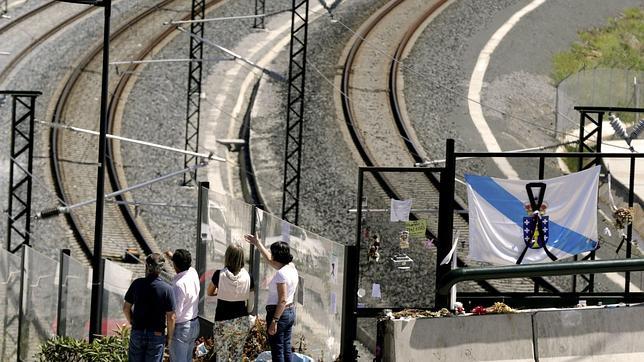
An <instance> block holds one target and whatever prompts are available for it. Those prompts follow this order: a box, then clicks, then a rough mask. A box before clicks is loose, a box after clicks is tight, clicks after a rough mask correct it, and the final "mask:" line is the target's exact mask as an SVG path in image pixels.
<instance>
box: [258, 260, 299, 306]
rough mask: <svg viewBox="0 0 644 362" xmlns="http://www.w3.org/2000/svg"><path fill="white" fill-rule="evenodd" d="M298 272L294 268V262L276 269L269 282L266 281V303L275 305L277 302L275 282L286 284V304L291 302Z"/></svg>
mask: <svg viewBox="0 0 644 362" xmlns="http://www.w3.org/2000/svg"><path fill="white" fill-rule="evenodd" d="M297 282H298V273H297V269H295V264H293V263H288V264H286V265H284V266H283V267H282V269H280V270H278V271H277V273H276V274H275V276H274V277H273V279H272V280H271V282H270V283H268V300H267V301H266V305H276V304H277V302H278V297H277V284H282V283H285V284H286V304H290V303H293V297H294V296H295V290H296V289H297Z"/></svg>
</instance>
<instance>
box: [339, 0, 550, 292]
mask: <svg viewBox="0 0 644 362" xmlns="http://www.w3.org/2000/svg"><path fill="white" fill-rule="evenodd" d="M411 2H412V3H413V1H411ZM446 2H447V0H437V1H432V2H427V3H425V4H424V8H423V9H424V11H423V13H422V14H421V15H420V16H417V13H413V10H411V11H412V12H411V14H413V16H414V18H415V20H414V21H413V22H412V23H411V25H410V26H409V27H408V28H407V31H406V32H405V33H404V34H403V35H402V36H401V37H400V40H399V42H398V44H397V46H396V47H395V49H394V50H393V51H392V52H391V53H387V54H375V52H373V51H371V53H370V52H369V50H365V48H366V47H364V45H365V44H379V45H380V44H382V43H383V41H382V40H381V39H380V38H378V36H381V35H379V34H375V35H373V39H378V40H372V39H370V37H372V34H373V33H376V30H375V29H377V27H378V26H379V24H380V23H381V22H383V21H386V18H387V16H389V15H392V14H393V16H398V17H400V16H401V15H400V14H405V13H410V10H405V8H404V5H405V4H407V3H409V1H408V2H407V3H406V2H405V1H404V0H396V1H392V2H390V3H389V4H388V5H387V6H386V7H385V8H383V10H382V11H381V12H380V13H379V14H377V15H376V16H374V17H372V19H371V21H370V22H369V23H368V24H366V26H365V27H363V28H362V29H361V30H360V31H359V34H361V36H360V37H357V38H356V40H355V42H354V43H353V44H352V45H351V48H350V50H349V51H348V53H347V56H346V58H345V61H344V66H343V72H342V79H341V92H342V94H343V95H342V98H341V101H342V110H343V114H344V118H345V120H346V123H347V126H348V131H349V134H350V136H351V139H352V141H353V143H354V146H355V148H356V150H357V151H358V153H359V154H360V157H361V158H362V161H363V162H364V164H365V165H367V166H398V165H402V166H405V165H411V164H413V163H416V162H423V161H424V160H426V159H428V158H429V157H426V156H425V155H426V153H425V151H424V150H423V149H422V147H420V146H419V144H418V142H417V141H415V134H414V132H413V127H412V124H411V122H409V121H408V120H406V119H405V117H404V112H403V110H402V106H401V101H400V99H399V84H400V82H401V80H400V79H399V78H398V74H399V68H400V65H401V60H402V59H403V54H404V52H405V49H406V48H407V47H408V45H409V42H410V39H411V38H412V37H413V35H414V34H415V33H416V32H417V31H418V29H419V28H420V27H421V26H422V24H423V23H424V22H426V21H427V19H428V18H429V17H430V16H432V15H433V14H435V13H436V12H437V11H438V10H439V9H440V8H441V6H442V5H444V4H445V3H446ZM401 8H402V10H401ZM410 8H411V9H417V8H416V7H413V6H412V7H408V8H407V9H410ZM396 13H397V15H396ZM406 19H408V18H406ZM385 27H387V26H386V25H385ZM388 28H392V25H391V23H389V24H388ZM371 46H372V47H373V45H371ZM387 51H389V49H387V50H385V51H384V52H387ZM369 54H370V55H369ZM374 54H375V55H374ZM369 57H371V58H372V59H373V58H375V57H379V58H382V59H389V63H388V66H387V71H386V72H385V73H387V76H386V80H385V81H384V82H385V83H386V85H384V84H382V83H378V81H379V80H381V79H382V75H380V74H378V75H377V76H373V74H375V73H378V70H379V69H378V68H377V61H373V60H368V61H365V60H364V59H366V58H369ZM360 62H362V64H369V65H370V66H371V67H374V68H377V69H375V70H374V69H370V70H369V71H364V70H362V72H364V73H369V75H370V76H371V78H376V80H375V81H374V80H373V79H371V78H369V76H364V75H361V74H360V72H361V70H360V65H359V64H360ZM374 63H376V66H374V65H373V64H374ZM383 74H384V73H383ZM356 78H357V79H358V80H357V81H355V80H354V79H356ZM361 80H366V85H365V84H362V83H361V82H360V81H361ZM365 88H367V89H369V90H370V91H369V92H365V91H363V90H364V89H365ZM374 89H375V90H376V91H375V92H374V91H373V90H374ZM367 93H368V94H367ZM382 94H386V95H387V96H386V98H387V99H386V100H383V98H385V97H384V96H383V95H382ZM379 101H380V102H379ZM360 102H368V105H367V106H361V105H360V104H359V103H360ZM378 103H380V104H385V105H383V106H381V107H380V109H379V110H380V112H379V115H380V117H374V113H371V114H370V115H364V116H362V119H360V117H359V116H358V113H359V111H356V109H362V110H365V109H367V108H369V107H375V106H374V104H378ZM384 107H389V109H387V110H386V111H384ZM385 114H388V115H389V117H387V116H385ZM366 118H369V119H368V120H365V119H366ZM374 118H376V119H375V120H374ZM387 122H389V124H387ZM376 127H377V128H376ZM382 139H386V140H387V141H386V142H388V144H387V143H383V142H382ZM383 147H386V148H383ZM384 150H386V151H384ZM403 150H404V153H405V154H404V155H403V154H402V153H403ZM383 153H389V155H385V156H382V154H383ZM374 178H375V180H376V182H377V183H378V185H379V187H380V188H381V189H382V190H383V191H384V192H385V194H386V196H387V197H388V198H394V199H409V198H414V200H415V201H416V200H418V201H420V202H419V204H421V205H427V204H429V205H437V204H438V201H437V200H438V197H439V181H438V179H437V178H436V176H435V175H434V174H432V173H431V172H426V173H422V174H418V175H413V176H409V178H407V179H405V180H401V179H400V178H392V177H386V176H384V175H383V174H374ZM454 207H455V215H454V227H455V229H458V230H460V233H461V236H462V237H464V238H466V236H467V235H468V219H467V214H464V213H462V212H461V211H462V210H464V209H465V208H464V207H463V206H462V205H460V204H459V203H458V202H456V203H455V205H454ZM410 217H411V218H421V217H422V218H430V220H431V218H435V216H432V215H429V214H419V213H416V214H412V215H411V216H410ZM430 224H431V222H430ZM458 263H459V265H460V266H466V264H465V262H464V261H463V260H462V259H461V258H459V260H458ZM532 281H533V282H534V283H537V285H539V286H540V287H543V288H545V289H547V290H549V291H556V290H557V288H556V287H554V286H553V285H552V284H550V283H549V282H547V281H545V280H543V279H542V278H534V279H533V280H532ZM478 285H479V287H481V288H483V289H484V290H486V291H488V292H492V293H498V292H499V290H500V289H503V290H505V291H517V290H524V291H532V290H533V289H534V284H533V283H531V282H529V281H528V280H514V281H512V282H511V284H508V282H507V281H501V282H499V281H493V282H491V283H488V282H481V283H478Z"/></svg>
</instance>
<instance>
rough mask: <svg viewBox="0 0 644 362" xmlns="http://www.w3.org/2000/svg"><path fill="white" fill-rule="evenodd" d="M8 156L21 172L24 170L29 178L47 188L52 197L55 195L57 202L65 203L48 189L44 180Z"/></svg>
mask: <svg viewBox="0 0 644 362" xmlns="http://www.w3.org/2000/svg"><path fill="white" fill-rule="evenodd" d="M9 158H10V159H11V161H13V164H14V165H16V166H17V167H18V168H19V169H20V170H22V172H24V173H25V174H26V175H27V176H29V177H31V179H32V180H34V181H35V182H36V183H37V184H39V185H40V186H42V187H43V188H44V189H45V190H47V192H49V193H50V194H52V195H53V196H54V197H56V199H58V202H60V203H61V204H63V205H66V203H65V201H64V200H63V199H61V198H60V197H59V196H58V195H56V193H55V192H54V191H52V190H50V189H49V188H48V187H47V185H45V182H44V181H42V180H41V179H39V178H38V177H35V176H34V175H33V173H31V172H29V171H28V170H26V169H25V168H24V167H23V166H22V165H21V164H20V163H19V162H18V161H17V160H16V159H15V158H13V157H11V156H9Z"/></svg>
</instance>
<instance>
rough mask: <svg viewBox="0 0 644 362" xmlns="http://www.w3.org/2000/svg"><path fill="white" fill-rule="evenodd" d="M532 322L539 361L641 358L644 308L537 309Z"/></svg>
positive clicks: (643, 347)
mask: <svg viewBox="0 0 644 362" xmlns="http://www.w3.org/2000/svg"><path fill="white" fill-rule="evenodd" d="M534 323H535V328H534V330H535V333H536V337H537V344H538V355H539V360H540V361H582V360H583V361H612V362H618V361H629V362H630V361H644V343H642V341H643V340H644V308H641V307H623V308H602V309H572V310H559V311H553V312H538V313H536V314H535V316H534Z"/></svg>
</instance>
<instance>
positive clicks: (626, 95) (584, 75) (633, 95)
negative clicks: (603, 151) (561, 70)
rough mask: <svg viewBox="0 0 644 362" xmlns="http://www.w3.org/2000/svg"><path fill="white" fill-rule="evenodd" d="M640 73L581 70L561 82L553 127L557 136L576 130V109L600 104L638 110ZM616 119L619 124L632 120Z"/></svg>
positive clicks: (623, 70) (616, 70)
mask: <svg viewBox="0 0 644 362" xmlns="http://www.w3.org/2000/svg"><path fill="white" fill-rule="evenodd" d="M643 80H644V72H642V71H637V70H628V69H604V68H599V69H584V70H582V71H579V72H577V73H575V74H572V75H570V76H569V77H568V78H566V79H564V80H563V81H561V82H560V83H559V84H558V85H557V87H556V96H555V103H556V105H555V106H556V109H555V110H556V112H555V124H556V129H557V134H563V133H565V132H566V131H569V130H577V129H579V112H577V111H576V110H575V109H574V106H576V105H592V104H601V105H602V106H606V107H633V108H638V107H640V106H641V103H642V102H644V100H642V98H641V96H640V93H641V87H642V84H643V83H644V81H643ZM624 116H626V115H620V118H622V120H626V121H633V120H634V119H635V118H637V119H640V118H641V117H642V116H644V115H642V114H634V115H632V117H634V118H633V119H628V116H626V118H624Z"/></svg>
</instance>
